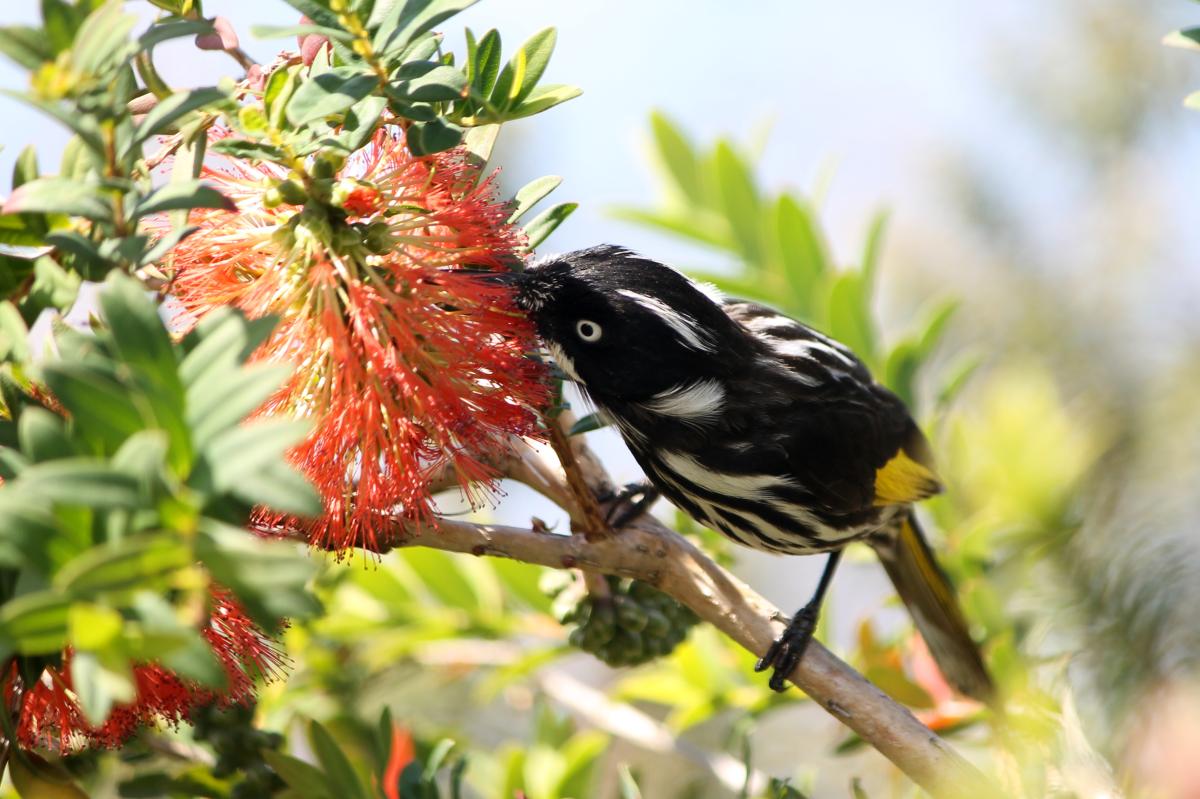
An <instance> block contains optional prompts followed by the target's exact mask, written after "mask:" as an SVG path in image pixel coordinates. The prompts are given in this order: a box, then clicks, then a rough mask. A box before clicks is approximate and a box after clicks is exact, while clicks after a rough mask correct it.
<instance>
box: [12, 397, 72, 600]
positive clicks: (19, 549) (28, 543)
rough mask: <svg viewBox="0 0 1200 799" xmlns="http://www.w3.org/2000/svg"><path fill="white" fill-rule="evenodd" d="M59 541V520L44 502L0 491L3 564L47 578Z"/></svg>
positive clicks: (27, 411)
mask: <svg viewBox="0 0 1200 799" xmlns="http://www.w3.org/2000/svg"><path fill="white" fill-rule="evenodd" d="M25 413H26V414H27V413H29V410H26V411H25ZM58 539H59V529H58V520H57V519H56V517H55V516H54V514H53V512H52V511H51V509H50V508H48V507H46V505H45V503H39V502H38V501H37V500H36V499H35V498H33V497H22V496H18V495H17V494H16V493H15V492H13V491H11V490H9V491H4V490H0V565H3V566H4V567H6V568H13V569H32V570H33V571H35V572H37V573H38V574H41V575H43V576H47V575H49V573H50V571H51V567H52V559H51V556H50V552H49V547H50V545H51V544H52V543H53V542H55V541H56V540H58Z"/></svg>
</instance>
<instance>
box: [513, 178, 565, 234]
mask: <svg viewBox="0 0 1200 799" xmlns="http://www.w3.org/2000/svg"><path fill="white" fill-rule="evenodd" d="M560 183H562V178H561V177H559V176H558V175H547V176H546V177H544V178H538V179H537V180H533V181H530V182H529V183H526V184H525V185H524V186H522V187H521V188H520V189H518V190H517V194H516V196H515V197H513V201H512V209H513V210H512V213H511V214H509V215H508V223H509V224H510V225H511V224H512V223H513V222H516V221H517V220H518V219H520V218H521V217H522V216H524V215H525V214H526V212H527V211H529V209H530V208H532V207H533V206H535V205H537V204H538V203H540V202H541V201H542V200H544V199H546V197H547V196H548V195H549V194H550V192H552V191H554V190H555V189H557V188H558V186H559V184H560Z"/></svg>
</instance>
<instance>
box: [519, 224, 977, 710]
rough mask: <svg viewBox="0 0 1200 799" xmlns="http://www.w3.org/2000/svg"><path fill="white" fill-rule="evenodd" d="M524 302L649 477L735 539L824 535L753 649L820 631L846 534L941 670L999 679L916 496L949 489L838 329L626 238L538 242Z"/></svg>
mask: <svg viewBox="0 0 1200 799" xmlns="http://www.w3.org/2000/svg"><path fill="white" fill-rule="evenodd" d="M515 283H516V289H517V304H518V306H519V307H520V308H522V309H523V310H524V311H525V312H527V313H528V314H529V316H530V317H531V318H532V319H533V321H534V323H535V324H536V327H537V331H538V334H539V336H540V337H541V339H542V340H543V341H544V342H545V345H546V347H547V349H548V351H549V352H550V354H551V356H552V357H553V359H554V361H555V363H556V364H557V365H558V366H559V368H560V369H561V370H562V371H563V372H564V373H565V374H566V375H568V376H569V377H570V379H571V380H572V381H574V382H575V383H576V384H578V386H579V388H580V389H581V390H582V391H583V392H584V393H585V394H586V395H587V396H588V398H590V400H591V401H592V402H593V403H595V405H596V407H597V409H598V410H599V411H600V412H601V413H602V414H603V415H604V416H606V417H607V418H608V419H609V420H611V422H612V423H613V425H615V427H616V429H617V430H618V431H620V434H621V437H622V438H623V439H624V441H625V443H626V444H627V445H628V447H629V449H630V451H631V452H632V453H633V456H634V458H636V459H637V462H638V463H639V464H640V465H641V467H642V469H643V470H644V471H645V473H646V477H647V478H648V479H649V481H650V483H651V484H652V485H653V487H654V488H655V489H657V491H659V492H661V493H662V495H664V496H666V498H667V499H669V500H670V501H671V502H672V503H674V504H675V505H676V506H677V507H679V508H680V509H682V510H683V511H685V512H686V513H688V514H689V515H690V516H691V517H692V518H694V519H695V520H696V521H698V522H699V523H701V524H703V525H706V526H708V527H711V528H712V529H714V530H717V531H719V532H721V533H723V534H724V535H725V536H727V537H729V538H730V539H732V540H733V541H735V542H737V543H739V544H743V545H745V546H748V547H753V548H755V549H760V550H765V551H767V552H774V553H779V554H785V555H809V554H816V553H829V558H828V561H827V565H826V567H825V571H824V573H823V574H822V577H821V580H820V584H819V586H818V588H817V590H816V592H815V594H814V596H813V598H812V600H811V601H810V602H809V603H808V604H807V605H805V607H804V608H802V609H801V610H800V611H799V612H798V613H797V614H796V615H795V617H794V618H793V619H792V622H791V624H790V625H789V626H788V628H787V630H786V631H785V632H784V634H783V636H782V637H781V638H780V639H779V640H778V641H776V642H775V644H774V645H773V646H772V648H771V650H770V651H769V652H768V653H767V654H766V656H764V657H763V658H762V659H761V660H760V661H759V663H758V666H757V669H758V670H759V671H762V670H764V669H767V668H774V673H773V675H772V677H771V680H770V684H771V687H772V688H775V689H776V690H782V689H783V687H784V681H785V680H786V678H787V677H788V675H789V674H790V673H791V672H792V670H793V668H794V667H795V665H796V663H797V662H798V661H799V659H800V657H801V656H802V655H803V652H804V648H805V647H806V646H807V644H808V642H809V640H810V639H811V637H812V633H813V629H814V628H815V625H816V621H817V615H818V612H819V609H820V604H821V600H822V598H823V596H824V594H825V591H826V589H827V588H828V585H829V581H830V579H831V578H832V576H833V573H834V570H835V569H836V566H837V563H838V559H839V557H840V555H841V552H842V550H843V548H844V547H845V546H846V545H847V544H849V543H851V542H853V541H859V540H862V541H866V542H867V543H869V544H870V545H872V546H873V547H874V548H875V550H876V552H878V553H879V557H880V559H881V560H882V562H883V565H884V567H885V569H886V571H887V573H888V575H889V576H890V577H891V579H892V582H893V583H894V584H895V586H896V589H897V591H898V593H899V594H900V597H901V598H902V599H903V601H904V602H905V604H906V605H907V607H908V609H909V611H910V612H911V613H912V615H913V618H914V619H915V621H916V625H917V628H918V629H919V630H920V632H921V634H922V635H923V636H924V638H925V641H926V642H927V644H928V645H929V648H930V651H931V652H932V653H933V655H934V657H935V659H936V660H937V662H938V664H939V665H940V667H941V669H942V671H943V673H944V674H945V676H946V678H947V679H948V680H949V681H950V682H951V683H952V684H954V685H955V686H956V687H957V688H958V689H959V690H961V691H962V692H964V693H966V694H968V695H970V696H973V697H977V698H981V699H987V698H988V697H990V695H991V693H992V683H991V679H990V678H989V676H988V673H987V670H986V669H985V667H984V665H983V661H982V659H981V657H980V653H979V650H978V648H977V647H976V645H975V643H974V641H973V640H972V638H971V635H970V633H969V631H968V629H967V624H966V621H965V619H964V617H963V614H962V611H961V610H960V608H959V605H958V602H957V600H956V599H955V595H954V591H953V588H952V586H951V585H950V583H949V581H948V580H947V578H946V576H945V574H944V573H943V571H942V570H941V569H940V568H939V566H938V565H937V562H936V561H935V560H934V557H933V553H932V552H931V551H930V548H929V546H928V544H927V543H926V542H925V539H924V537H923V536H922V534H921V531H920V528H919V527H918V526H917V522H916V519H915V517H914V515H913V511H912V505H913V503H915V502H917V501H919V500H922V499H925V498H926V497H929V496H931V495H933V494H935V493H937V492H938V491H940V490H941V486H940V483H939V482H938V478H937V477H936V475H935V472H934V467H933V460H932V457H931V455H930V450H929V446H928V444H927V443H926V441H925V437H924V436H923V435H922V434H921V431H920V430H919V429H918V428H917V425H916V424H915V423H914V422H913V420H912V417H911V416H910V415H909V412H908V410H907V409H906V408H905V407H904V404H903V403H902V402H901V401H900V399H899V398H897V397H896V395H894V394H893V393H891V392H890V391H888V390H887V389H886V388H884V387H883V386H881V385H879V384H878V383H876V382H875V381H874V380H873V379H872V377H871V375H870V373H869V372H868V371H867V368H866V367H865V366H864V365H863V363H862V362H861V361H860V360H859V359H858V358H857V357H856V356H855V355H854V353H853V352H851V351H850V350H849V349H848V348H847V347H845V346H844V345H842V344H840V343H838V342H836V341H834V340H833V339H831V338H829V337H827V336H824V335H822V334H821V333H818V332H817V331H816V330H813V329H812V328H810V327H807V326H806V325H804V324H801V323H800V322H798V321H796V320H794V319H791V318H789V317H787V316H784V315H782V314H780V313H779V312H778V311H775V310H773V309H771V308H768V307H766V306H764V305H759V304H757V303H753V302H746V301H742V300H735V299H727V298H724V297H723V296H721V295H720V294H719V292H717V291H716V290H715V289H712V288H711V287H708V286H705V285H701V284H698V283H696V282H694V281H692V280H691V279H689V278H688V277H686V276H684V275H683V274H682V273H680V272H678V271H676V270H675V269H672V268H671V267H668V266H666V265H664V264H661V263H658V262H656V261H653V260H650V259H648V258H644V257H642V256H640V255H637V254H635V253H633V252H631V251H629V250H626V249H623V248H620V247H615V246H599V247H593V248H590V249H586V250H579V251H577V252H572V253H568V254H566V255H562V256H557V257H551V258H547V259H543V260H541V261H540V262H537V263H535V264H533V265H531V266H530V267H529V268H528V269H527V270H526V271H525V272H523V273H520V274H519V275H518V276H516V277H515Z"/></svg>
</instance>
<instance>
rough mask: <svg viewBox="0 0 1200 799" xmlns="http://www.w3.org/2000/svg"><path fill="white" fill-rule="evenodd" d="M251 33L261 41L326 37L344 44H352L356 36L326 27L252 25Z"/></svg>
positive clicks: (345, 31)
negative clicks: (293, 37)
mask: <svg viewBox="0 0 1200 799" xmlns="http://www.w3.org/2000/svg"><path fill="white" fill-rule="evenodd" d="M250 33H252V34H254V35H255V36H257V37H258V38H260V39H285V38H290V37H292V36H295V37H298V38H299V37H303V36H324V37H326V38H329V39H333V40H334V41H338V42H342V43H343V44H352V43H353V42H354V34H353V33H351V32H350V31H347V30H342V29H341V28H330V27H328V26H326V25H251V26H250Z"/></svg>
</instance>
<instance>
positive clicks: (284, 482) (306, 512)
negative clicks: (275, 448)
mask: <svg viewBox="0 0 1200 799" xmlns="http://www.w3.org/2000/svg"><path fill="white" fill-rule="evenodd" d="M232 493H233V495H234V496H236V497H237V498H238V499H240V500H242V501H243V502H245V503H246V504H247V505H253V506H255V507H263V508H270V509H271V510H274V511H279V512H280V513H287V514H289V515H291V516H297V517H299V518H302V519H315V518H317V517H318V516H320V515H321V514H322V513H324V511H325V503H324V501H323V500H322V499H321V495H320V493H318V492H317V489H315V488H314V487H313V485H312V483H310V482H309V481H308V478H307V477H305V476H304V475H303V474H301V473H300V471H299V470H297V469H295V468H293V467H292V466H290V465H288V464H287V463H284V462H282V461H280V462H278V463H273V464H271V465H270V466H267V467H266V468H264V469H261V470H260V471H258V472H256V473H254V474H250V475H246V476H244V477H243V478H242V479H241V480H239V481H238V484H237V485H236V486H234V487H233V491H232Z"/></svg>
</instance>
